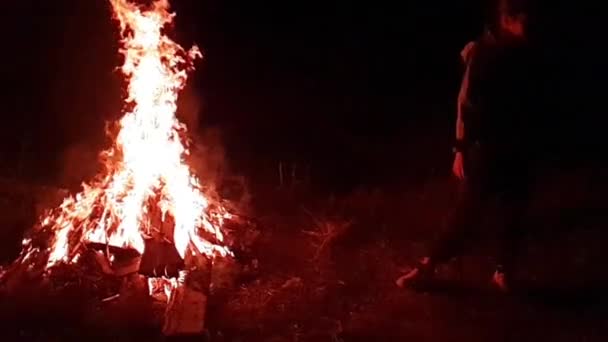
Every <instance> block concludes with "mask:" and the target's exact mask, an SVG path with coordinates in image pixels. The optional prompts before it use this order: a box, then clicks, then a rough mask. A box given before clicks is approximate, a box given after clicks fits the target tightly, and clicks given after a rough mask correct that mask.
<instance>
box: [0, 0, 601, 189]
mask: <svg viewBox="0 0 608 342" xmlns="http://www.w3.org/2000/svg"><path fill="white" fill-rule="evenodd" d="M173 5H174V7H173V8H174V10H175V11H176V12H177V14H178V15H177V20H176V25H175V28H174V30H173V33H174V36H175V37H176V38H177V40H178V41H180V42H181V43H182V44H183V45H185V46H189V45H190V44H192V43H193V42H196V43H197V44H198V45H199V46H200V47H201V48H202V50H203V52H204V55H205V58H204V60H203V61H202V62H200V63H199V64H198V68H197V71H196V72H195V74H194V75H193V77H192V79H191V83H190V85H189V89H187V90H186V93H187V94H189V95H188V96H190V97H195V98H196V99H197V101H198V102H199V103H200V104H201V106H200V110H199V112H200V113H198V114H200V117H201V120H200V127H199V129H203V128H204V127H217V128H219V129H220V130H221V132H222V133H223V140H224V143H225V145H226V147H227V157H228V160H229V162H230V163H231V164H232V165H233V167H234V168H235V169H236V170H238V171H242V172H245V173H246V174H248V175H250V176H251V177H252V178H255V177H258V176H259V179H264V175H265V174H266V173H269V172H270V171H269V169H270V168H275V165H276V163H277V162H278V161H295V162H299V163H302V164H308V165H310V167H311V168H312V170H313V174H314V175H315V179H316V180H317V181H318V182H319V183H320V184H325V185H331V186H332V187H336V188H344V189H348V188H351V187H354V186H359V185H362V184H379V183H385V182H392V181H398V180H400V179H402V178H403V177H406V176H407V177H409V179H412V180H414V179H417V177H418V176H426V175H428V174H431V173H434V172H439V173H446V174H447V172H449V166H450V162H451V160H450V143H451V140H452V136H453V131H454V129H453V125H454V121H455V110H454V108H455V98H456V93H457V90H458V87H459V82H460V77H461V74H462V71H463V70H462V65H461V63H460V60H459V52H460V50H461V49H462V47H463V46H464V45H465V44H466V43H467V42H468V41H469V40H472V39H475V38H476V37H477V36H478V35H479V34H480V33H481V30H482V27H483V18H484V13H485V12H486V11H487V10H486V8H487V7H488V5H487V4H486V2H484V1H449V2H448V1H445V2H438V1H409V2H396V1H384V0H380V1H373V2H360V3H358V4H355V3H354V2H352V1H346V0H334V1H316V0H309V1H281V2H279V1H262V2H258V1H218V0H205V1H203V0H174V1H173ZM535 8H536V10H535V11H534V12H533V16H532V23H533V27H532V31H531V32H532V34H531V39H532V40H533V42H534V44H535V46H536V47H537V51H538V53H539V55H541V56H542V60H543V61H544V63H543V64H542V68H541V69H542V70H539V75H541V76H540V78H541V79H542V80H543V82H542V84H543V87H542V88H541V89H539V91H538V96H539V101H542V103H543V106H544V107H543V108H544V110H543V111H542V112H541V113H538V114H539V115H538V116H537V117H536V118H534V122H535V123H536V124H538V127H539V132H538V136H539V141H542V143H543V144H544V145H543V149H544V152H545V159H546V160H547V161H548V162H549V163H554V164H555V165H556V166H559V167H563V166H565V165H570V166H579V165H582V164H588V163H591V162H593V163H595V164H597V163H603V161H604V159H605V157H604V156H605V155H606V154H607V153H605V147H607V146H608V144H606V143H605V142H604V140H606V139H605V138H604V137H605V128H604V125H603V121H604V120H603V117H604V115H605V114H606V113H605V100H604V98H605V95H604V92H605V88H606V86H605V80H606V77H605V76H606V73H605V71H606V68H605V67H604V65H605V61H606V59H605V55H606V53H605V52H603V50H604V42H605V40H606V39H605V36H604V34H603V31H604V30H603V27H602V20H601V16H602V12H601V11H599V10H596V9H595V8H591V7H587V8H585V6H583V5H581V3H580V2H576V4H575V2H566V1H544V2H543V3H538V5H537V6H536V7H535ZM0 25H1V26H0V30H1V31H0V32H2V38H3V39H2V44H3V49H2V54H1V55H2V57H1V59H0V62H1V65H2V74H1V78H0V79H1V81H2V84H3V85H4V87H3V89H4V90H2V96H1V98H0V99H1V101H2V125H1V126H2V130H1V132H0V137H1V147H2V148H1V149H0V156H1V160H2V163H3V165H1V167H0V169H1V170H2V173H3V174H4V175H5V176H15V175H16V176H18V177H20V178H24V179H32V180H39V181H42V182H47V183H50V182H56V181H57V179H58V174H59V173H60V172H61V167H62V165H61V164H62V162H63V159H62V155H63V154H64V153H65V150H66V149H67V148H68V147H69V146H73V145H75V144H85V145H86V146H89V147H90V149H92V150H98V149H101V148H102V146H103V145H104V143H106V141H105V139H104V122H106V121H107V120H113V119H116V118H117V117H118V116H119V114H120V109H121V103H122V101H121V97H122V94H123V92H122V90H121V89H122V88H121V87H122V86H123V83H122V81H121V80H122V78H121V76H120V74H119V72H118V71H117V70H116V66H118V65H119V63H120V58H119V55H118V53H117V48H118V42H117V40H118V39H117V31H116V28H115V22H113V21H112V20H111V12H110V7H109V4H108V3H107V2H106V1H104V0H87V1H83V0H59V1H34V0H23V1H13V2H9V3H8V4H4V8H3V15H2V20H1V24H0ZM537 76H538V75H537Z"/></svg>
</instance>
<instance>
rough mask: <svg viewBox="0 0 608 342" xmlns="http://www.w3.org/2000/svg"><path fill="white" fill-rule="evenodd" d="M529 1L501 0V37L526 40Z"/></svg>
mask: <svg viewBox="0 0 608 342" xmlns="http://www.w3.org/2000/svg"><path fill="white" fill-rule="evenodd" d="M526 5H527V1H525V0H500V1H499V5H498V13H497V14H498V15H497V23H496V24H497V25H496V26H497V28H498V31H499V33H500V34H501V35H504V36H508V37H510V38H515V39H524V38H525V36H526V24H527V20H528V10H527V6H526Z"/></svg>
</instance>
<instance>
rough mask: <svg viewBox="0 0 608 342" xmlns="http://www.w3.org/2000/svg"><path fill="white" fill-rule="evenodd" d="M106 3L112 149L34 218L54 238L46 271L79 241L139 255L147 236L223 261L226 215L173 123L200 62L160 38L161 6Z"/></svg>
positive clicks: (193, 52) (164, 1)
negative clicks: (115, 64)
mask: <svg viewBox="0 0 608 342" xmlns="http://www.w3.org/2000/svg"><path fill="white" fill-rule="evenodd" d="M109 1H110V3H111V4H112V8H113V10H114V15H115V18H116V19H117V20H118V21H119V23H120V29H121V30H120V32H121V37H122V41H121V42H122V49H121V53H122V54H123V56H124V65H123V66H122V72H123V73H124V75H125V76H126V78H127V80H128V97H127V99H126V103H127V108H128V109H127V110H126V113H125V115H124V116H123V118H122V119H121V120H120V122H119V125H118V126H119V127H118V128H119V131H118V134H117V136H115V144H114V146H112V147H111V148H109V149H108V150H106V151H104V152H103V153H102V154H101V156H102V159H103V162H104V166H105V172H103V173H102V174H100V175H98V177H96V178H95V179H94V180H93V181H92V182H90V183H89V184H84V185H83V187H84V189H83V191H82V192H81V193H79V194H77V195H76V196H75V197H68V198H66V199H65V200H64V202H63V204H61V206H60V207H59V208H57V209H55V210H53V211H51V212H49V213H47V214H46V216H44V217H43V218H42V220H41V227H43V228H45V229H50V230H51V231H52V232H53V234H54V238H53V243H52V246H51V249H50V253H49V259H48V263H47V266H52V265H54V264H56V263H58V262H72V261H73V260H74V258H75V257H77V253H78V246H79V245H80V243H82V242H97V243H103V244H108V245H112V246H117V247H124V248H133V249H136V250H137V251H139V252H140V253H143V250H144V238H145V237H146V236H150V235H152V234H153V233H154V232H157V233H160V234H164V235H165V236H167V237H168V238H169V239H171V240H172V241H173V243H174V244H175V247H176V249H177V251H178V252H179V254H180V255H181V256H182V258H183V257H184V256H185V254H186V252H187V250H188V248H189V247H190V248H191V249H192V251H198V252H200V253H204V254H206V255H208V256H215V255H218V254H219V255H226V254H229V253H230V251H229V250H228V249H227V248H226V247H224V246H222V245H221V244H222V241H223V236H222V233H221V231H220V229H221V227H222V224H223V220H224V219H225V218H229V215H228V213H227V212H226V211H225V210H224V209H223V208H222V207H221V206H220V205H219V204H218V203H212V202H211V200H210V198H209V197H207V196H206V195H205V194H204V193H203V192H202V188H201V185H200V184H199V181H198V179H197V178H196V177H195V176H194V175H193V174H192V172H191V170H190V169H189V167H188V166H187V165H186V163H185V162H184V157H185V156H186V155H188V146H187V144H186V139H185V134H186V127H185V126H184V125H183V124H182V123H180V122H179V121H178V120H177V119H176V116H175V112H176V109H177V105H176V101H177V94H178V92H179V91H180V90H181V89H182V88H183V87H184V85H185V83H186V79H187V71H190V70H192V67H193V61H194V60H195V59H196V58H200V57H201V56H202V55H201V53H200V51H199V50H198V48H197V47H196V46H194V47H192V48H191V49H190V50H185V49H183V48H182V47H181V46H179V45H178V44H177V43H175V42H174V41H172V40H171V39H170V38H168V37H167V36H166V35H164V32H163V28H164V27H165V26H167V25H168V24H170V23H171V22H172V20H173V17H174V14H172V13H170V12H169V3H168V0H157V1H155V2H154V3H153V4H152V5H151V6H149V7H147V8H143V7H140V6H137V5H135V4H132V3H130V2H129V1H128V0H109ZM166 227H169V228H166Z"/></svg>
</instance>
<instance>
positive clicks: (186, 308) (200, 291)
mask: <svg viewBox="0 0 608 342" xmlns="http://www.w3.org/2000/svg"><path fill="white" fill-rule="evenodd" d="M186 267H187V270H182V271H180V272H179V278H178V279H177V281H176V283H175V285H176V286H174V287H173V288H172V290H171V292H170V294H169V302H168V304H167V310H166V312H165V323H164V326H163V334H165V335H166V336H171V335H192V334H201V333H202V332H203V331H204V329H205V313H206V307H207V296H208V295H209V285H210V281H211V260H210V259H209V258H207V257H206V256H204V255H201V254H191V253H188V254H187V258H186Z"/></svg>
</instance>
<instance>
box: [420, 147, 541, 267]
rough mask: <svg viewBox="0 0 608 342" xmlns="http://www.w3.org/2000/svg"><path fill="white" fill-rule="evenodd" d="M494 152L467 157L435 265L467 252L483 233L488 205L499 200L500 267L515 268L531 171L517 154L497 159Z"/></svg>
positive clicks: (434, 255) (437, 245)
mask: <svg viewBox="0 0 608 342" xmlns="http://www.w3.org/2000/svg"><path fill="white" fill-rule="evenodd" d="M493 152H494V153H495V151H493ZM494 153H491V151H488V150H481V148H479V147H477V148H475V149H473V150H471V151H468V153H467V154H466V155H465V165H464V166H465V180H463V181H462V182H461V184H460V189H459V194H458V202H457V204H456V207H455V208H454V211H453V212H452V214H451V216H450V218H449V220H448V224H447V225H446V227H445V230H444V232H443V233H442V234H441V235H440V237H439V239H438V240H437V241H435V244H434V245H433V246H432V248H431V252H430V255H429V257H430V259H431V260H432V262H434V263H443V262H446V261H448V260H449V259H451V258H452V257H456V256H459V255H461V254H462V253H463V252H465V251H466V249H467V247H469V246H468V244H469V243H470V242H471V241H472V240H474V239H475V238H476V237H477V236H478V235H479V233H480V225H481V221H482V219H483V214H484V212H485V209H486V207H487V203H488V202H490V200H492V199H497V200H498V204H499V206H500V209H501V210H500V211H501V217H500V220H499V221H500V223H501V226H502V227H500V228H501V229H498V231H499V232H500V234H501V236H500V251H499V253H498V267H502V268H504V269H505V270H508V269H511V268H512V266H513V263H514V259H515V257H516V256H517V253H518V249H519V245H520V241H521V239H522V237H523V233H524V231H523V227H522V223H523V222H522V219H523V216H524V214H525V211H526V209H527V204H528V197H529V196H528V194H529V185H530V182H529V178H530V177H529V171H530V170H529V168H528V167H527V163H526V162H525V159H524V158H521V157H513V154H511V155H510V156H509V157H501V158H497V157H496V155H494Z"/></svg>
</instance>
